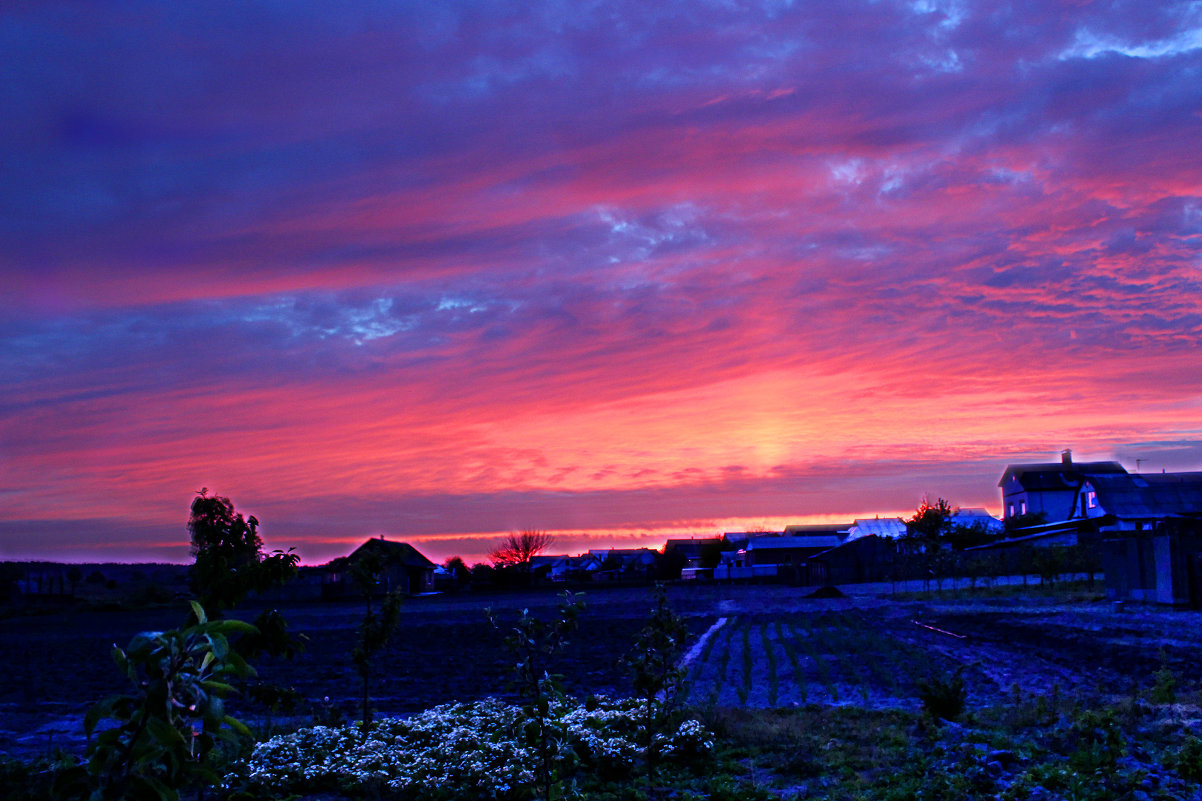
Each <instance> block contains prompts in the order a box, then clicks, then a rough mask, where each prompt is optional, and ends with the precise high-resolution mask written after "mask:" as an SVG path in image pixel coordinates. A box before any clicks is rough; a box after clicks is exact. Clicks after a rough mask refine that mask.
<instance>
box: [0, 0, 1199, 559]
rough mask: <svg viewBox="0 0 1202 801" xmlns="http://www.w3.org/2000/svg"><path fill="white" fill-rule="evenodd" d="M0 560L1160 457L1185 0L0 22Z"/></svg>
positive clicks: (202, 14)
mask: <svg viewBox="0 0 1202 801" xmlns="http://www.w3.org/2000/svg"><path fill="white" fill-rule="evenodd" d="M0 120H3V123H2V124H0V558H7V559H54V560H59V561H177V562H186V561H189V554H188V534H187V530H186V521H187V511H188V506H189V504H190V502H191V500H192V498H193V497H195V493H196V492H197V491H198V490H200V489H201V488H207V489H208V491H209V492H210V493H216V494H219V495H223V496H228V497H229V498H231V499H232V500H233V502H234V503H235V505H236V506H237V508H238V510H239V511H242V512H244V513H246V514H253V515H255V516H256V517H257V518H258V519H259V520H260V521H261V524H262V525H261V528H260V534H261V536H262V537H263V540H264V544H265V547H266V548H267V549H268V550H271V549H275V548H289V547H295V548H296V549H297V552H298V553H299V554H300V555H301V557H302V560H303V562H304V563H306V564H317V563H321V562H324V561H326V560H328V559H330V558H332V557H333V556H337V555H340V554H343V553H346V552H348V551H349V550H350V549H351V548H353V547H354V546H355V545H357V544H358V543H359V542H361V541H362V540H363V539H365V538H366V537H369V536H380V535H384V536H387V537H388V538H390V539H398V540H405V541H409V542H411V543H413V544H414V545H416V546H417V547H418V548H419V549H420V550H422V551H423V552H424V553H426V554H427V555H428V556H429V557H430V558H432V559H434V560H435V561H442V560H443V559H445V558H447V557H449V556H451V555H455V554H460V555H463V556H465V558H468V560H469V562H470V561H473V560H475V559H479V558H483V554H485V553H486V552H487V551H488V549H489V547H490V546H491V545H492V544H493V543H495V542H496V540H497V539H498V538H499V536H501V534H503V533H504V532H508V531H515V530H522V529H540V530H544V531H549V532H552V533H553V534H554V535H555V536H556V538H557V541H556V546H555V550H558V551H562V552H579V551H581V550H583V549H586V548H593V547H607V546H610V545H615V546H639V545H648V546H651V547H659V546H661V545H662V543H663V540H664V538H665V537H667V536H712V535H714V534H717V533H720V532H722V531H739V530H745V529H750V528H763V527H768V528H779V527H780V526H783V525H784V524H786V523H795V522H796V523H801V522H814V521H828V520H831V521H834V520H839V521H850V520H851V519H852V518H854V517H872V516H875V515H880V516H882V517H883V516H896V515H903V516H904V515H907V514H912V512H913V510H914V508H915V507H916V506H917V505H918V503H919V502H920V501H921V499H922V497H923V496H924V495H929V496H930V497H932V498H935V497H945V498H947V499H948V500H950V501H951V502H952V503H953V505H959V506H984V507H987V508H989V509H990V510H991V511H993V512H994V513H998V512H1000V498H999V494H998V489H997V480H998V478H999V477H1000V476H1001V474H1002V472H1003V471H1004V469H1005V466H1006V464H1007V463H1010V462H1019V461H1049V460H1058V459H1059V458H1060V456H1059V453H1060V451H1061V450H1062V449H1064V448H1071V449H1073V453H1074V455H1075V458H1078V459H1088V458H1098V459H1119V460H1121V461H1123V463H1124V464H1125V465H1127V466H1128V468H1129V469H1134V468H1135V460H1136V459H1140V460H1141V462H1140V465H1141V468H1142V469H1143V470H1151V471H1159V470H1166V469H1167V470H1170V471H1173V470H1191V469H1202V370H1200V369H1199V365H1200V361H1202V359H1200V356H1202V352H1200V349H1199V344H1200V341H1202V148H1200V147H1199V143H1200V142H1202V3H1198V2H1171V1H1170V2H1156V3H1149V2H1146V1H1145V0H1114V1H1113V2H1089V1H1088V0H1077V1H1076V2H1071V1H1066V2H1049V1H1047V0H1044V1H1042V2H1041V1H1039V0H1029V1H1027V2H1021V1H1020V2H1014V3H984V2H981V3H978V2H967V1H965V2H953V1H951V0H917V1H914V2H894V1H893V0H875V1H873V2H858V1H856V0H850V1H848V2H837V3H807V2H788V1H787V0H786V1H783V2H777V1H776V0H771V1H768V2H762V3H753V2H747V3H739V2H735V3H732V2H707V1H706V0H683V1H680V2H676V1H675V0H663V2H655V3H648V2H645V0H637V2H587V0H585V1H581V0H571V2H534V3H532V2H529V1H528V0H522V2H516V1H515V2H504V1H503V2H487V1H486V0H473V1H472V2H467V3H460V2H455V1H454V0H431V1H430V2H424V1H423V0H406V2H400V3H398V2H355V3H335V4H331V3H324V2H323V3H316V2H305V0H288V1H287V2H245V0H236V1H233V0H212V1H211V2H205V3H201V4H191V3H163V2H147V1H146V0H126V1H125V2H103V3H100V2H83V1H82V0H81V1H80V2H26V1H25V0H9V2H6V3H5V4H4V6H3V8H2V9H0Z"/></svg>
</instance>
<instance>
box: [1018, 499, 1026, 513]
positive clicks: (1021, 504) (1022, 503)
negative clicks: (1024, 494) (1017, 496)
mask: <svg viewBox="0 0 1202 801" xmlns="http://www.w3.org/2000/svg"><path fill="white" fill-rule="evenodd" d="M1018 513H1019V514H1020V515H1025V514H1026V513H1027V502H1026V501H1019V502H1018Z"/></svg>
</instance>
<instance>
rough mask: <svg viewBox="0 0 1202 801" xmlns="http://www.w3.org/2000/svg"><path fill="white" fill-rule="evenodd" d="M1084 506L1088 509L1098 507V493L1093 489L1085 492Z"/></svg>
mask: <svg viewBox="0 0 1202 801" xmlns="http://www.w3.org/2000/svg"><path fill="white" fill-rule="evenodd" d="M1085 506H1086V507H1087V508H1089V509H1097V508H1098V493H1096V492H1094V491H1093V490H1090V491H1089V492H1087V493H1085Z"/></svg>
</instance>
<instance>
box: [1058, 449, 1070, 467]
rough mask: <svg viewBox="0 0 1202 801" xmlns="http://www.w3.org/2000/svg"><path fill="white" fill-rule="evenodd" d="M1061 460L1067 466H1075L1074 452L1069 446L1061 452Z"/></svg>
mask: <svg viewBox="0 0 1202 801" xmlns="http://www.w3.org/2000/svg"><path fill="white" fill-rule="evenodd" d="M1060 461H1061V462H1063V463H1064V466H1065V467H1072V466H1073V452H1072V451H1071V450H1069V449H1068V448H1065V449H1064V450H1062V451H1061V452H1060Z"/></svg>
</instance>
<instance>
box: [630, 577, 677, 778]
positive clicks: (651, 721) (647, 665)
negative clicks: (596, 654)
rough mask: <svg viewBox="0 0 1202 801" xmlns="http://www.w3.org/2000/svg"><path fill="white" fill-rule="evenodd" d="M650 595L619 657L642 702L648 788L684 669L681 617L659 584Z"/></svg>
mask: <svg viewBox="0 0 1202 801" xmlns="http://www.w3.org/2000/svg"><path fill="white" fill-rule="evenodd" d="M654 598H655V605H654V606H653V607H652V608H651V612H650V614H649V615H648V618H647V625H645V626H644V627H643V630H642V631H640V632H639V634H638V636H637V637H636V638H635V641H634V647H633V648H631V650H630V652H629V653H628V654H626V657H625V658H624V659H623V660H622V664H623V665H624V667H625V668H626V670H627V672H628V673H629V674H630V678H631V683H632V684H633V685H634V692H635V695H636V696H637V697H638V698H639V699H640V700H641V701H642V703H643V707H642V710H643V715H642V722H641V735H642V738H641V739H642V742H641V743H640V745H641V746H642V747H643V763H644V767H645V768H646V776H647V787H648V788H650V787H651V783H652V779H653V778H654V776H655V765H656V762H657V760H658V758H659V748H660V746H661V745H662V743H660V740H661V739H662V733H663V731H664V729H665V728H666V726H667V722H668V712H669V710H670V709H671V708H672V705H673V703H674V702H675V701H676V696H677V694H678V693H679V692H680V688H681V684H682V683H683V682H684V677H685V670H684V669H683V668H681V667H680V665H679V663H680V658H681V656H682V655H683V653H684V643H685V638H686V637H687V636H688V629H686V628H685V624H684V620H683V619H681V617H680V616H679V615H677V614H676V613H675V612H674V611H673V610H672V607H671V606H669V604H668V596H667V592H666V591H665V590H664V587H663V585H662V584H657V585H656V586H655V595H654Z"/></svg>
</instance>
